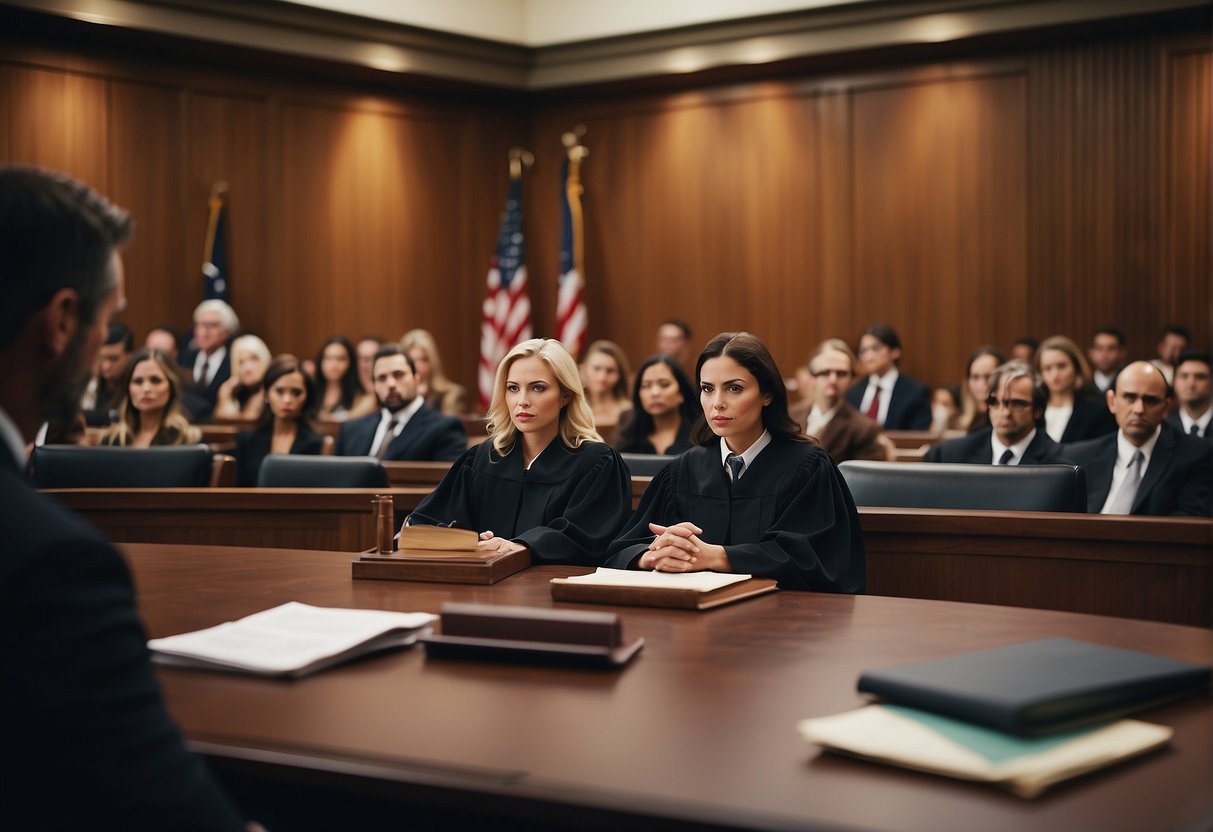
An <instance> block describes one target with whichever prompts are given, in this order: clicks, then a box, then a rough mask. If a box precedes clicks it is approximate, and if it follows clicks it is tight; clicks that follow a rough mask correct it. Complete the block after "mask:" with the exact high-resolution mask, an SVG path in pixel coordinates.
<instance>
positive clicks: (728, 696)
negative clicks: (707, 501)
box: [122, 544, 1213, 832]
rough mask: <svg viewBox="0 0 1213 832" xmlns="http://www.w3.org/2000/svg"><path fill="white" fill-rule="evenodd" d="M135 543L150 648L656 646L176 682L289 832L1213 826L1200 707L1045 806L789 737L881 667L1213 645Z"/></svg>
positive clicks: (1159, 629) (256, 805) (401, 655)
mask: <svg viewBox="0 0 1213 832" xmlns="http://www.w3.org/2000/svg"><path fill="white" fill-rule="evenodd" d="M122 548H123V550H124V551H125V553H126V555H127V558H128V559H129V561H130V563H131V566H132V569H133V572H134V576H135V581H136V584H137V588H138V594H139V603H140V607H141V611H142V615H143V617H144V620H145V622H146V625H147V628H148V630H149V633H150V635H151V636H153V637H156V636H165V635H169V634H173V633H178V632H183V631H187V630H193V629H197V628H201V627H207V626H211V625H214V624H218V623H220V622H222V621H225V620H231V619H235V618H239V617H241V616H244V615H248V614H250V613H253V612H256V611H258V610H262V609H266V608H268V607H272V606H275V605H277V604H281V603H284V602H286V601H292V600H294V601H302V602H305V603H311V604H318V605H324V606H335V607H359V608H375V609H387V610H401V611H410V610H421V611H429V612H438V610H439V607H440V605H441V604H442V602H444V601H447V600H458V601H474V602H480V603H489V604H522V605H528V606H535V607H560V608H568V609H573V608H579V609H587V610H614V611H617V612H618V613H619V615H620V617H621V619H622V621H623V631H624V635H625V636H626V637H635V636H640V637H643V638H644V639H645V647H644V650H643V651H642V652H641V653H640V655H639V656H638V657H637V659H636V660H635V661H634V663H633V664H632V665H630V666H629V667H627V668H625V669H623V670H620V671H614V672H605V671H596V670H585V669H570V668H554V667H537V666H514V665H505V664H493V663H486V662H462V661H456V660H451V659H430V658H428V657H427V656H426V655H425V653H424V651H423V650H422V649H420V648H413V649H410V650H407V651H404V652H397V653H391V654H386V655H380V656H376V657H371V658H367V659H364V660H361V661H358V662H355V663H353V664H349V665H346V666H343V667H339V668H333V669H330V670H328V671H325V672H322V673H320V674H317V675H315V676H311V677H308V678H305V679H302V680H297V681H278V680H269V679H260V678H253V677H245V676H238V675H234V674H224V673H218V672H206V671H190V670H183V669H177V668H159V669H158V671H157V673H158V676H159V678H160V681H161V683H162V686H163V689H164V694H165V698H166V701H167V703H168V707H169V709H170V711H171V712H172V713H173V715H174V716H175V718H176V719H177V720H178V722H179V723H180V725H181V726H182V728H183V730H184V732H185V735H186V737H187V740H188V741H189V742H190V743H191V744H192V746H193V747H195V748H196V749H198V750H199V751H201V752H202V753H204V754H206V755H207V756H208V757H209V759H210V761H211V763H212V766H213V767H214V768H215V769H216V770H217V771H218V772H219V773H220V775H221V777H222V778H223V779H224V780H225V782H227V783H228V784H229V786H230V787H232V788H234V789H235V791H236V793H237V795H238V796H239V799H240V800H241V801H243V804H244V805H245V806H246V807H247V808H248V809H249V811H250V813H251V814H252V816H254V817H258V818H259V819H261V820H262V821H264V822H266V823H267V824H268V825H270V828H281V829H286V828H316V829H320V828H328V827H330V826H333V825H334V824H339V825H340V826H341V828H365V829H374V828H385V829H386V828H422V829H444V828H448V829H460V828H482V829H493V830H497V829H503V828H510V829H527V830H533V829H578V830H583V829H604V830H607V829H609V830H618V829H627V830H629V832H636V831H637V830H645V829H723V828H733V829H752V830H792V829H848V830H939V832H947V830H964V832H974V830H980V832H1022V831H1023V830H1032V832H1054V830H1056V832H1063V830H1064V832H1073V830H1101V832H1143V830H1171V829H1193V830H1194V829H1198V828H1200V829H1203V828H1206V826H1205V825H1206V824H1207V823H1208V822H1209V821H1210V820H1213V795H1211V794H1210V788H1211V784H1213V753H1211V751H1213V703H1211V702H1210V700H1209V698H1208V697H1207V696H1200V697H1196V698H1193V699H1188V700H1186V701H1183V702H1179V703H1175V704H1172V705H1169V706H1166V707H1162V708H1156V709H1153V710H1151V711H1149V712H1146V713H1145V714H1143V718H1145V719H1147V720H1149V721H1153V722H1157V723H1160V724H1164V725H1169V726H1172V727H1173V728H1174V729H1175V738H1174V740H1173V742H1172V744H1171V746H1170V747H1169V748H1167V749H1165V750H1162V751H1160V752H1157V753H1154V754H1151V755H1149V756H1148V757H1145V758H1142V759H1139V760H1136V761H1133V762H1130V763H1127V764H1123V765H1120V766H1117V767H1115V768H1112V769H1109V770H1105V771H1102V772H1098V773H1095V774H1092V775H1089V776H1087V777H1084V778H1081V779H1079V780H1077V781H1073V782H1071V783H1068V784H1065V785H1062V786H1059V787H1057V788H1056V789H1055V790H1054V791H1052V792H1050V793H1047V794H1046V795H1045V796H1043V797H1041V798H1039V799H1037V800H1033V801H1028V800H1023V799H1021V798H1018V797H1014V796H1012V795H1010V794H1006V793H1003V792H1000V791H998V790H996V789H993V788H991V787H986V786H980V785H976V784H969V783H962V782H959V781H953V780H949V779H946V778H941V777H933V776H930V775H925V774H918V773H913V772H909V771H904V770H899V769H895V768H892V767H885V766H880V765H876V764H871V763H866V762H861V761H858V760H853V759H849V758H845V757H839V756H834V755H829V754H823V753H822V752H820V750H819V749H817V748H815V747H812V746H809V745H807V744H806V743H804V742H803V741H802V740H801V739H800V738H799V736H798V734H797V732H796V724H797V721H798V720H800V719H801V718H804V717H810V716H822V715H826V714H832V713H837V712H840V711H844V710H848V709H850V708H854V707H856V706H858V705H860V704H861V703H862V701H863V700H862V699H861V697H860V696H859V695H858V694H857V693H856V691H855V683H856V680H857V679H858V677H859V674H860V673H861V672H862V671H863V670H864V669H865V668H869V667H880V666H887V665H895V664H903V663H909V662H918V661H925V660H929V659H935V658H939V657H942V656H947V655H954V654H957V653H963V652H966V651H972V650H979V649H985V648H991V647H997V646H1000V645H1006V644H1011V643H1015V642H1020V641H1026V640H1031V639H1038V638H1044V637H1049V636H1067V637H1071V638H1077V639H1084V640H1087V641H1091V642H1096V643H1100V644H1107V645H1112V646H1117V647H1125V648H1132V649H1138V650H1145V651H1149V652H1152V653H1157V654H1161V655H1167V656H1172V657H1174V658H1178V659H1186V660H1190V661H1198V662H1208V661H1209V659H1210V656H1213V632H1210V631H1208V630H1203V629H1198V628H1193V627H1181V626H1176V625H1171V624H1160V623H1155V622H1145V621H1131V620H1125V619H1116V618H1105V617H1098V616H1088V615H1078V614H1073V613H1060V612H1047V611H1041V610H1024V609H1017V608H1009V607H998V606H990V605H976V604H961V603H950V602H941V601H922V600H912V599H904V598H886V597H871V596H849V595H825V594H817V593H801V592H779V593H776V594H774V595H769V596H764V597H761V598H757V599H753V600H751V601H748V602H745V603H741V604H736V605H733V606H729V607H723V608H720V609H717V610H714V611H711V612H707V613H696V612H687V611H675V610H660V609H644V608H624V607H619V608H611V607H602V606H588V605H572V604H555V603H554V602H552V601H551V598H550V594H549V588H548V580H549V579H550V578H551V577H554V576H563V575H569V574H577V573H581V572H584V571H586V570H584V569H580V568H576V567H536V568H532V569H530V570H527V571H525V572H522V573H519V574H518V575H515V576H513V577H511V578H508V579H506V580H505V581H503V582H501V583H499V584H497V585H495V586H492V587H485V586H467V585H449V584H421V583H408V582H394V581H354V580H352V579H351V577H350V564H349V560H350V558H349V556H348V555H343V554H342V553H335V552H317V551H308V550H294V551H288V550H258V549H244V548H223V547H199V546H168V545H152V544H127V545H125V546H123V547H122ZM275 822H277V823H278V824H279V825H278V826H275ZM292 823H301V824H302V827H295V826H291V825H290V824H292ZM333 828H336V827H333Z"/></svg>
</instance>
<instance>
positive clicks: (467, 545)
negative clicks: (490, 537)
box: [397, 526, 480, 553]
mask: <svg viewBox="0 0 1213 832" xmlns="http://www.w3.org/2000/svg"><path fill="white" fill-rule="evenodd" d="M479 542H480V535H478V534H476V532H474V531H472V530H471V529H453V528H450V527H448V526H405V527H404V528H403V529H401V530H400V541H399V543H398V544H397V545H398V546H399V547H400V548H401V549H409V550H416V551H433V552H463V553H466V552H472V553H475V551H476V544H477V543H479Z"/></svg>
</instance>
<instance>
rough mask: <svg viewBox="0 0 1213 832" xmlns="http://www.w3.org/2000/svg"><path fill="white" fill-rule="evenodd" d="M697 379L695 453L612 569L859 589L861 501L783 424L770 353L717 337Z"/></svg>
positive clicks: (745, 338)
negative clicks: (701, 573) (708, 573)
mask: <svg viewBox="0 0 1213 832" xmlns="http://www.w3.org/2000/svg"><path fill="white" fill-rule="evenodd" d="M695 376H696V379H697V380H698V382H699V403H700V406H701V407H702V408H703V414H704V418H705V421H700V422H697V423H696V425H695V428H694V430H693V431H692V433H691V439H692V441H693V442H694V443H695V447H693V448H691V449H690V450H689V451H687V452H686V453H684V454H683V455H682V456H680V457H678V458H677V459H675V460H673V461H672V462H670V463H669V464H668V465H667V466H666V467H665V468H664V469H662V471H661V472H660V473H659V474H658V475H657V476H656V477H654V478H653V482H652V483H651V484H650V485H649V487H648V488H647V489H646V490H645V492H644V497H643V498H642V499H641V501H640V507H639V508H638V509H637V510H636V513H635V514H634V515H633V516H632V519H631V520H630V521H629V522H628V525H627V527H626V528H625V529H624V531H623V532H622V533H621V534H620V536H619V537H618V539H616V540H615V541H614V542H613V543H611V545H610V548H609V549H608V550H607V562H606V565H607V566H611V567H615V568H620V569H653V570H657V571H661V572H694V571H699V570H711V571H714V572H739V573H745V574H750V575H755V576H759V577H765V578H776V579H778V581H779V585H780V586H781V587H784V588H786V589H807V590H824V591H829V592H863V591H864V586H865V577H864V548H863V535H862V534H861V532H860V529H859V516H858V513H857V512H856V511H855V502H854V501H853V500H852V499H851V493H850V491H848V490H847V485H846V482H845V481H844V480H843V478H842V476H841V474H839V472H838V469H837V467H835V465H834V462H833V461H832V460H831V459H830V456H829V454H827V453H826V452H825V451H823V450H822V449H821V448H819V447H817V444H816V443H815V442H813V441H812V440H811V439H809V438H808V437H806V436H804V435H803V434H801V433H800V430H799V427H798V426H797V425H796V423H795V422H794V421H792V418H791V416H789V415H788V397H787V391H786V390H785V388H784V383H783V379H782V378H781V377H780V374H779V368H778V367H777V366H776V364H775V361H774V359H773V358H771V354H770V352H768V351H767V348H766V346H765V345H764V344H763V343H762V342H761V341H760V340H758V339H757V338H756V337H754V336H753V335H750V334H749V333H746V332H740V333H736V332H725V333H722V334H720V335H717V336H716V337H715V338H713V339H712V340H711V341H709V342H708V345H707V346H706V347H704V349H703V352H702V353H700V355H699V361H698V362H697V363H696V365H695Z"/></svg>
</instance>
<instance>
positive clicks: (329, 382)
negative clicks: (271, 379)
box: [300, 335, 376, 422]
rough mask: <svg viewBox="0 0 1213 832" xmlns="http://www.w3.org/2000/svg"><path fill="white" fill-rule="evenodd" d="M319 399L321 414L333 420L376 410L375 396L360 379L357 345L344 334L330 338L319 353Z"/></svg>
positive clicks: (322, 416) (317, 377)
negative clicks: (355, 347) (367, 391)
mask: <svg viewBox="0 0 1213 832" xmlns="http://www.w3.org/2000/svg"><path fill="white" fill-rule="evenodd" d="M300 369H302V368H300ZM316 401H317V405H318V410H317V415H318V416H319V418H321V419H324V420H326V421H329V422H344V421H346V420H347V419H357V418H358V417H360V416H366V415H367V414H368V413H373V412H374V411H375V408H376V403H375V397H374V396H373V395H368V394H367V393H366V392H364V391H363V389H362V382H361V381H359V380H358V362H357V359H356V358H355V356H354V345H353V344H351V343H350V341H349V339H348V338H346V337H344V336H341V335H334V336H333V337H332V338H329V339H328V340H327V341H325V342H324V346H323V347H321V348H320V355H318V356H316Z"/></svg>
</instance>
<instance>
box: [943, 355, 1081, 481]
mask: <svg viewBox="0 0 1213 832" xmlns="http://www.w3.org/2000/svg"><path fill="white" fill-rule="evenodd" d="M990 391H991V392H990V395H989V398H988V399H987V401H986V405H987V407H988V409H989V414H990V422H991V424H989V425H986V426H985V427H984V428H982V429H981V430H978V431H974V432H973V433H970V434H969V435H968V436H962V437H960V438H959V439H950V440H948V441H947V442H943V443H942V444H939V445H936V446H934V447H933V448H931V449H930V450H928V451H927V455H926V458H925V459H926V461H927V462H965V463H972V464H978V465H1021V464H1022V465H1040V464H1044V463H1048V462H1059V461H1060V456H1061V447H1060V446H1059V445H1058V444H1057V443H1056V442H1054V441H1053V440H1052V439H1050V438H1049V436H1048V434H1046V433H1045V432H1044V431H1043V430H1040V429H1039V428H1038V427H1037V422H1038V421H1039V420H1040V417H1041V415H1042V414H1043V413H1044V409H1045V402H1046V400H1047V398H1048V393H1047V392H1046V390H1045V386H1044V382H1043V381H1041V378H1040V376H1039V375H1037V373H1036V371H1035V370H1033V369H1032V367H1031V366H1030V365H1028V364H1026V363H1025V362H1023V361H1019V360H1018V359H1016V360H1012V361H1008V362H1007V363H1005V364H1002V365H1000V366H998V367H997V368H995V370H994V374H993V375H992V376H991V377H990Z"/></svg>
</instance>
